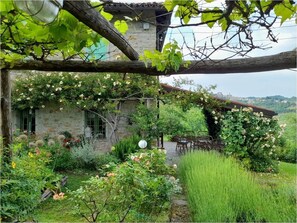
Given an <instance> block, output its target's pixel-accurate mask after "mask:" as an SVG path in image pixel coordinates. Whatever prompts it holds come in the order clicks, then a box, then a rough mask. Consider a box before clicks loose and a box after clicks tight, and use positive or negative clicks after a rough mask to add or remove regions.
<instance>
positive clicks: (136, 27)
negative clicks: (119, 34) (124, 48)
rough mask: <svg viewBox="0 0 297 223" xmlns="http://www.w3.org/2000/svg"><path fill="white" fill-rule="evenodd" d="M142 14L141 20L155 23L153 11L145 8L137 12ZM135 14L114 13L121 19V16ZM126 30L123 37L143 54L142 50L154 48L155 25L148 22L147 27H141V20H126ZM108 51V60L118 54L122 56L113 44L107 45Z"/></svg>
mask: <svg viewBox="0 0 297 223" xmlns="http://www.w3.org/2000/svg"><path fill="white" fill-rule="evenodd" d="M139 14H141V15H142V18H143V20H146V21H150V22H152V23H155V22H156V21H155V16H156V15H155V11H154V10H147V11H143V12H139ZM124 15H125V16H131V17H133V16H135V14H134V15H129V13H125V14H122V15H121V14H119V13H118V14H116V15H114V18H115V19H123V16H124ZM127 24H128V31H127V33H126V34H125V37H126V38H127V40H128V41H129V43H130V44H131V46H132V47H133V48H134V49H135V50H136V51H137V52H138V53H139V54H140V55H142V54H143V51H144V50H155V49H156V26H154V25H151V24H149V28H148V29H144V28H143V22H141V21H130V22H129V21H127ZM108 51H109V52H110V55H109V57H108V58H109V60H114V59H116V58H117V57H118V56H123V53H122V52H121V51H120V50H119V49H117V48H116V47H115V46H114V45H113V44H110V45H109V49H108Z"/></svg>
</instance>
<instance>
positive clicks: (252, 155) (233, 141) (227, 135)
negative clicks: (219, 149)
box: [221, 108, 283, 171]
mask: <svg viewBox="0 0 297 223" xmlns="http://www.w3.org/2000/svg"><path fill="white" fill-rule="evenodd" d="M221 123H222V127H221V128H222V130H221V138H222V139H223V140H224V142H225V145H226V146H225V149H224V153H225V154H226V155H227V156H232V157H235V158H236V159H238V160H240V161H241V163H242V164H243V165H244V166H245V167H247V168H248V169H251V170H254V171H277V166H276V163H275V161H274V160H273V159H274V158H276V153H275V149H276V145H277V143H278V141H279V138H280V137H281V135H282V132H283V130H282V129H281V127H280V126H279V125H278V122H277V120H276V119H274V118H272V119H269V118H266V117H263V114H262V113H256V112H253V110H252V108H240V109H232V110H231V111H228V112H227V113H226V114H225V115H224V118H223V119H222V122H221Z"/></svg>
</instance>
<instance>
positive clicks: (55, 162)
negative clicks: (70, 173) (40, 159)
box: [42, 141, 73, 171]
mask: <svg viewBox="0 0 297 223" xmlns="http://www.w3.org/2000/svg"><path fill="white" fill-rule="evenodd" d="M52 142H53V143H51V144H50V145H44V146H43V147H42V149H44V150H46V151H47V152H48V153H49V156H50V157H51V162H50V163H49V164H48V165H49V166H50V167H51V168H52V169H53V170H56V171H60V170H69V169H73V159H72V157H71V154H70V150H69V149H67V148H65V147H64V146H62V145H61V144H60V143H57V142H54V141H52Z"/></svg>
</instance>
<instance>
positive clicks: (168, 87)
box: [161, 83, 277, 117]
mask: <svg viewBox="0 0 297 223" xmlns="http://www.w3.org/2000/svg"><path fill="white" fill-rule="evenodd" d="M161 86H162V88H163V90H165V91H166V92H171V91H186V90H184V89H181V88H178V87H173V86H171V85H168V84H163V83H161ZM212 97H213V98H214V99H216V100H218V101H220V102H222V103H224V106H223V108H224V109H226V110H231V109H233V108H252V109H253V111H254V112H263V114H264V116H266V117H273V116H275V115H277V113H276V112H275V111H272V110H269V109H266V108H261V107H258V106H255V105H250V104H244V103H241V102H238V101H232V100H226V99H222V98H218V97H216V96H212Z"/></svg>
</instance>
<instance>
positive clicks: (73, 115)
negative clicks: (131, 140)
mask: <svg viewBox="0 0 297 223" xmlns="http://www.w3.org/2000/svg"><path fill="white" fill-rule="evenodd" d="M138 104H139V101H138V100H136V99H135V100H129V101H125V102H123V104H122V108H121V113H120V114H119V123H118V125H117V131H116V135H117V137H118V138H119V139H121V138H124V137H126V136H129V135H131V131H130V130H131V129H130V128H129V127H132V126H131V123H129V122H130V121H129V118H130V116H131V114H133V113H134V111H135V110H136V107H137V105H138ZM12 116H13V118H12V120H13V130H14V131H15V130H17V129H19V128H20V118H19V112H18V111H13V113H12ZM85 118H86V117H85V112H84V111H83V110H80V109H78V108H71V107H66V108H65V107H63V109H62V110H60V106H58V105H56V104H53V103H52V104H47V105H46V106H45V108H43V109H38V110H36V111H35V120H36V121H35V125H36V137H37V138H43V137H45V136H49V137H51V138H55V137H56V136H57V135H59V133H60V132H63V131H68V132H69V133H71V135H72V136H73V137H76V138H77V137H80V136H82V135H84V130H85V128H86V120H85ZM111 131H112V129H111V127H110V126H109V125H108V124H106V138H105V139H95V143H96V147H97V149H98V150H100V151H105V152H107V151H110V149H111V146H112V142H111V141H112V140H111V141H110V139H109V135H110V134H111Z"/></svg>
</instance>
